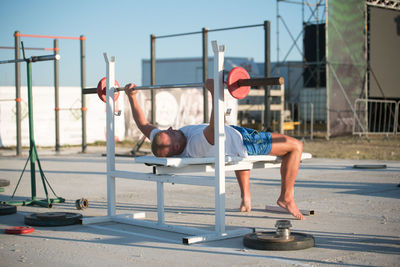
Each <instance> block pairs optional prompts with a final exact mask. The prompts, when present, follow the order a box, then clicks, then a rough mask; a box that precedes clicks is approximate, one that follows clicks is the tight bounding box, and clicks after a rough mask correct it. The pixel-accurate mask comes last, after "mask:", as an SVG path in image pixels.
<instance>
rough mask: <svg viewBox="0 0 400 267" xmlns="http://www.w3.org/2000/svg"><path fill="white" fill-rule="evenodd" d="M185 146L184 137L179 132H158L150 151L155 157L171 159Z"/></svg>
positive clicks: (171, 130)
mask: <svg viewBox="0 0 400 267" xmlns="http://www.w3.org/2000/svg"><path fill="white" fill-rule="evenodd" d="M185 146H186V137H185V135H184V134H183V132H182V131H180V130H173V129H172V128H171V127H170V128H169V129H168V130H164V131H160V132H158V133H156V134H155V135H154V138H153V142H152V143H151V151H152V152H153V154H154V156H156V157H171V156H175V155H179V154H181V153H182V152H183V150H184V149H185Z"/></svg>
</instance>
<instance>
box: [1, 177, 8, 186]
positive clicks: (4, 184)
mask: <svg viewBox="0 0 400 267" xmlns="http://www.w3.org/2000/svg"><path fill="white" fill-rule="evenodd" d="M9 185H10V181H9V180H5V179H0V187H5V186H9Z"/></svg>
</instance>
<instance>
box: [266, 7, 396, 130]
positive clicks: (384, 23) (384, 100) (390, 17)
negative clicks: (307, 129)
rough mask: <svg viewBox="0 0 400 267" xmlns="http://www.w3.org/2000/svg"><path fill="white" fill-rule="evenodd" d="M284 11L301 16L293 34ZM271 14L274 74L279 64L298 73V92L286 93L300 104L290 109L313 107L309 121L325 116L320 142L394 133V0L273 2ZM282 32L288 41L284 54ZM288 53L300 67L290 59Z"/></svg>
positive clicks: (299, 111)
mask: <svg viewBox="0 0 400 267" xmlns="http://www.w3.org/2000/svg"><path fill="white" fill-rule="evenodd" d="M289 6H290V8H296V7H297V8H299V13H298V14H301V20H302V21H301V23H302V25H303V26H302V27H301V30H300V32H299V33H297V34H296V33H294V30H293V27H291V25H288V23H287V22H286V21H285V17H284V15H285V14H286V13H287V12H286V8H289ZM300 11H301V12H300ZM276 13H277V25H276V27H277V28H276V34H277V38H276V41H277V64H276V69H272V73H278V74H279V70H280V68H282V67H283V66H285V67H286V66H287V67H289V68H302V69H303V71H302V75H300V76H299V77H298V83H299V84H301V85H302V86H301V89H300V94H299V95H298V96H295V97H293V96H292V97H289V96H286V98H287V99H296V101H297V102H298V104H299V105H298V106H299V108H298V110H296V111H294V112H298V113H303V112H307V111H305V110H304V108H301V105H302V104H303V103H307V102H312V103H313V106H314V107H315V110H314V114H315V116H316V117H322V118H323V119H321V120H320V121H319V123H320V125H319V128H320V129H322V130H323V131H325V132H326V134H325V136H326V138H329V137H331V136H339V135H345V134H351V133H353V134H365V135H368V134H376V133H379V134H397V133H398V132H399V129H398V127H399V103H400V102H399V101H400V90H398V84H400V76H399V75H396V69H397V67H396V66H398V62H400V54H399V53H398V51H397V50H398V47H400V1H398V0H397V1H388V0H365V1H364V0H362V1H361V0H360V1H347V0H325V1H322V0H314V1H292V0H291V1H285V0H277V12H276ZM282 28H283V29H284V31H283V32H282ZM282 34H287V35H288V36H289V37H290V38H291V40H292V45H291V46H289V48H288V49H287V50H285V51H283V44H281V43H280V38H281V37H282ZM301 40H302V41H303V44H301ZM282 52H283V53H282ZM292 53H297V57H298V58H300V59H301V62H300V63H297V64H293V63H292V62H290V61H289V60H288V58H290V56H293V54H292ZM281 55H283V57H282V56H281ZM287 104H288V103H287ZM303 123H307V122H303ZM317 127H318V126H317ZM321 127H322V128H321Z"/></svg>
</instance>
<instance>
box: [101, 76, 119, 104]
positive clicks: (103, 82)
mask: <svg viewBox="0 0 400 267" xmlns="http://www.w3.org/2000/svg"><path fill="white" fill-rule="evenodd" d="M106 83H107V78H106V77H104V78H103V79H101V80H100V82H99V83H98V84H97V94H98V96H99V97H100V99H101V100H102V101H103V102H104V103H106V102H107V100H106V88H107V84H106ZM114 86H115V87H119V84H118V82H117V81H115V84H114ZM118 97H119V92H116V93H115V94H114V101H117V99H118Z"/></svg>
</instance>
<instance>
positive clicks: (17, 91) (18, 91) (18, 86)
mask: <svg viewBox="0 0 400 267" xmlns="http://www.w3.org/2000/svg"><path fill="white" fill-rule="evenodd" d="M14 42H15V50H14V53H15V60H16V61H18V60H19V59H20V52H19V50H20V37H19V31H16V32H15V33H14ZM15 99H16V100H17V101H15V110H16V119H15V120H16V131H17V144H16V150H17V151H16V153H17V156H21V154H22V148H21V66H20V63H19V62H15Z"/></svg>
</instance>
